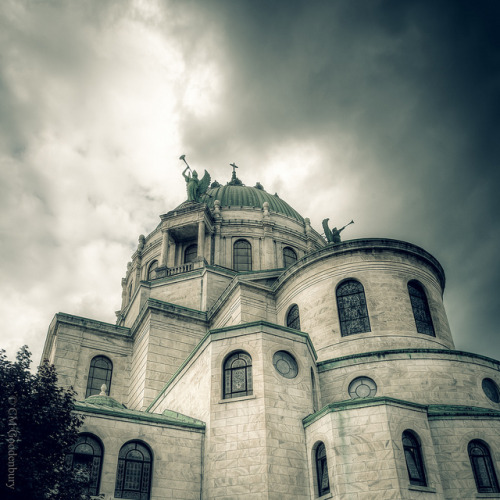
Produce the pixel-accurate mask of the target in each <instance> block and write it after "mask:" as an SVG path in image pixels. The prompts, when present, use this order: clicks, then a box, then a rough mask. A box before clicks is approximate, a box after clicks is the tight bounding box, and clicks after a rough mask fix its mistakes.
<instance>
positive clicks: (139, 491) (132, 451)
mask: <svg viewBox="0 0 500 500" xmlns="http://www.w3.org/2000/svg"><path fill="white" fill-rule="evenodd" d="M151 464H152V459H151V452H150V451H149V449H148V448H147V447H146V446H145V445H144V444H142V443H140V442H138V441H131V442H130V443H126V444H124V445H123V446H122V448H121V450H120V453H119V455H118V468H117V471H116V486H115V497H116V498H129V499H132V500H149V492H150V489H151Z"/></svg>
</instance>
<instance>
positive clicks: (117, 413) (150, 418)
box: [75, 401, 205, 430]
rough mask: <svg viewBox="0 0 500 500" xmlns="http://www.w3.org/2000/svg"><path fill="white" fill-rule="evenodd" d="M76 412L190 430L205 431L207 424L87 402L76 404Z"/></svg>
mask: <svg viewBox="0 0 500 500" xmlns="http://www.w3.org/2000/svg"><path fill="white" fill-rule="evenodd" d="M75 411H81V412H85V413H93V414H96V415H107V416H110V417H117V418H124V419H127V420H135V421H137V422H151V423H156V424H163V425H175V426H178V427H186V428H189V429H201V430H204V429H205V423H204V422H202V421H201V420H197V419H195V418H191V417H188V416H186V415H182V414H181V413H177V412H168V413H167V414H161V415H160V414H158V413H147V412H143V411H138V410H129V409H127V408H110V407H106V406H100V405H93V404H91V403H88V402H86V401H77V402H75Z"/></svg>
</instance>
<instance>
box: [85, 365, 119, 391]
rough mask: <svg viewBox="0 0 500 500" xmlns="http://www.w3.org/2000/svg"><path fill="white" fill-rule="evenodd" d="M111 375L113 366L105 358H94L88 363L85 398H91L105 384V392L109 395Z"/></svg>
mask: <svg viewBox="0 0 500 500" xmlns="http://www.w3.org/2000/svg"><path fill="white" fill-rule="evenodd" d="M112 374H113V364H112V363H111V361H110V360H109V359H108V358H106V356H96V357H95V358H93V359H92V361H91V362H90V370H89V379H88V381H87V392H86V393H85V397H86V398H88V397H89V396H93V395H94V394H99V393H100V392H101V386H102V384H106V391H107V394H108V395H109V390H110V388H111V376H112Z"/></svg>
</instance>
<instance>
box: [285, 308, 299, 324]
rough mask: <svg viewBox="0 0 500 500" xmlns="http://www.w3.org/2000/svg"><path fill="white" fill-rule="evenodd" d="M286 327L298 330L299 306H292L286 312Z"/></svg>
mask: <svg viewBox="0 0 500 500" xmlns="http://www.w3.org/2000/svg"><path fill="white" fill-rule="evenodd" d="M286 326H288V328H294V329H295V330H300V315H299V306H298V305H297V304H294V305H293V306H292V307H290V309H289V310H288V314H287V315H286Z"/></svg>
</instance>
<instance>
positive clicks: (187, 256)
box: [184, 245, 198, 264]
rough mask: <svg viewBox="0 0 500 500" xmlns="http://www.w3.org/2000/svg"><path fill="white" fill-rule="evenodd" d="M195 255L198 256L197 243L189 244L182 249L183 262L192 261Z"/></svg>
mask: <svg viewBox="0 0 500 500" xmlns="http://www.w3.org/2000/svg"><path fill="white" fill-rule="evenodd" d="M196 257H198V245H189V246H188V247H187V248H186V250H184V264H188V263H189V262H194V261H195V260H196Z"/></svg>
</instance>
